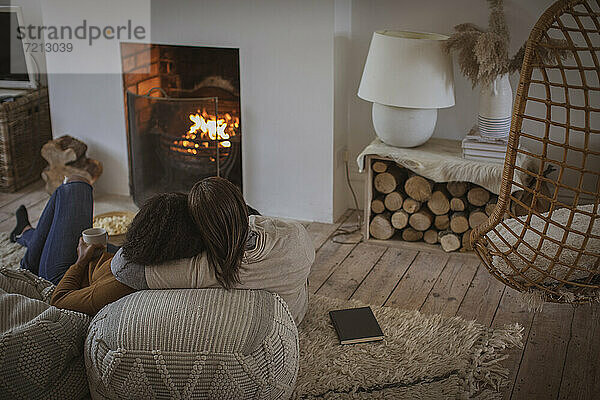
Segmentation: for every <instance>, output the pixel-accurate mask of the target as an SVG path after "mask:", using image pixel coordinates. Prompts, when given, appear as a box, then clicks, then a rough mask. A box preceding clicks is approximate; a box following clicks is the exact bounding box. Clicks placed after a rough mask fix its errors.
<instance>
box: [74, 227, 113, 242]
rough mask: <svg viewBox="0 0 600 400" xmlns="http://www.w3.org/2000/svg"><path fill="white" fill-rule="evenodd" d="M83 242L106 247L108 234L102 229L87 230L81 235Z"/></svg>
mask: <svg viewBox="0 0 600 400" xmlns="http://www.w3.org/2000/svg"><path fill="white" fill-rule="evenodd" d="M81 235H82V236H83V241H84V242H86V243H87V244H101V245H103V246H106V243H107V242H108V234H107V233H106V229H104V228H89V229H86V230H85V231H83V232H82V233H81Z"/></svg>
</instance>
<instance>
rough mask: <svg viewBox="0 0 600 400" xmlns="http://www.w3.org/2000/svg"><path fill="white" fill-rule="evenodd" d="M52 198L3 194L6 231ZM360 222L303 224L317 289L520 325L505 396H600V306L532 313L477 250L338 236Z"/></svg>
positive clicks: (105, 204) (35, 191)
mask: <svg viewBox="0 0 600 400" xmlns="http://www.w3.org/2000/svg"><path fill="white" fill-rule="evenodd" d="M47 199H48V195H46V194H45V193H44V192H43V186H42V185H41V184H40V183H37V184H34V185H31V186H29V187H28V188H25V189H23V190H21V191H20V192H18V193H13V194H1V193H0V231H10V230H11V229H12V228H13V226H14V223H15V220H14V216H13V213H14V211H15V210H16V209H17V207H18V206H19V205H20V204H26V205H27V206H28V210H29V214H30V218H31V220H32V222H33V223H34V224H35V221H37V219H38V218H39V214H40V213H41V211H42V210H43V207H44V204H45V202H46V200H47ZM95 201H96V202H95V210H94V211H95V214H99V213H102V212H106V211H109V210H122V209H126V210H134V209H135V205H133V203H132V202H131V200H130V199H129V198H127V197H119V196H110V197H109V196H100V197H99V198H96V200H95ZM356 220H357V218H356V212H354V211H348V212H346V213H345V214H344V215H343V216H342V218H341V219H340V221H338V222H337V223H335V224H323V223H317V222H313V223H304V225H305V226H306V227H307V229H308V231H309V233H310V235H311V237H312V239H313V243H314V245H315V248H316V249H317V255H316V259H315V263H314V265H313V268H312V271H311V274H310V277H309V288H310V291H311V292H312V293H319V294H323V295H326V296H331V297H336V298H343V299H351V298H352V299H357V300H360V301H362V302H366V303H369V304H377V305H386V306H392V307H402V308H406V309H414V310H420V311H421V312H423V313H438V314H443V315H446V316H460V317H462V318H465V319H475V320H477V321H478V322H479V323H481V324H483V325H486V326H490V327H501V326H504V325H505V324H509V323H519V324H520V325H522V326H523V327H524V331H523V335H524V340H523V342H524V346H523V349H514V350H512V351H510V352H509V358H508V359H506V360H504V365H505V366H507V367H509V368H510V370H511V375H510V382H511V383H510V385H509V386H508V387H507V388H505V390H504V392H503V395H504V396H503V397H504V398H505V399H598V398H600V305H598V304H594V305H585V306H579V307H576V308H574V307H572V306H569V305H557V304H547V305H546V306H544V310H543V311H542V312H538V313H533V312H528V311H526V310H524V309H522V308H521V306H520V304H519V301H518V293H517V292H515V291H514V290H513V289H510V288H508V287H506V286H504V285H503V284H501V283H500V282H498V281H497V280H496V279H494V278H493V277H492V276H491V275H490V274H489V273H488V272H487V270H486V269H485V267H484V266H483V265H481V264H480V262H479V259H478V258H477V257H476V256H475V255H473V254H465V253H452V254H447V253H444V252H443V251H441V250H436V249H432V248H430V247H423V246H413V245H411V244H409V243H406V244H394V245H389V244H388V245H386V244H385V243H384V242H383V243H382V242H381V241H378V242H375V243H372V242H366V243H365V242H363V243H359V244H344V243H337V242H334V241H333V240H331V239H332V237H333V235H334V234H335V232H336V230H337V229H338V228H340V227H343V228H348V227H350V226H351V225H352V224H355V223H356Z"/></svg>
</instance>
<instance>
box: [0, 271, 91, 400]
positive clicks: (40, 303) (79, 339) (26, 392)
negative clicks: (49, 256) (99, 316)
mask: <svg viewBox="0 0 600 400" xmlns="http://www.w3.org/2000/svg"><path fill="white" fill-rule="evenodd" d="M53 288H54V285H52V284H51V283H50V282H48V281H45V280H43V279H41V278H38V277H37V276H35V275H33V274H31V273H30V272H28V271H25V270H22V269H20V270H13V269H7V268H0V398H1V399H28V400H30V399H81V398H84V397H87V395H88V383H87V379H86V376H85V371H84V364H83V356H82V351H83V342H84V339H85V336H86V334H87V327H88V324H89V321H90V318H89V317H88V316H86V315H84V314H80V313H77V312H74V311H69V310H60V309H58V308H56V307H52V306H50V305H49V304H48V303H47V300H48V298H49V296H50V294H51V292H52V289H53Z"/></svg>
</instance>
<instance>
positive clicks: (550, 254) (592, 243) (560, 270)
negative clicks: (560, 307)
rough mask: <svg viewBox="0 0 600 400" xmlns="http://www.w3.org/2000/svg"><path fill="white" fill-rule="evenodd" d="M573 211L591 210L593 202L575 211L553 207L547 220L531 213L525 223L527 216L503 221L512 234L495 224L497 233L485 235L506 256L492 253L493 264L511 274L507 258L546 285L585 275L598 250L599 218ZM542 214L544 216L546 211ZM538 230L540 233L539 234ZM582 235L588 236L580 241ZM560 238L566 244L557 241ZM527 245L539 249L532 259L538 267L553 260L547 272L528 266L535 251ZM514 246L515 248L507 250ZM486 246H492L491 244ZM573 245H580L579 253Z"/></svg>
mask: <svg viewBox="0 0 600 400" xmlns="http://www.w3.org/2000/svg"><path fill="white" fill-rule="evenodd" d="M577 211H584V212H587V213H591V212H592V211H593V205H591V204H590V205H584V206H579V207H578V210H575V211H571V210H570V209H567V208H562V209H559V210H556V211H554V212H553V213H552V216H551V218H550V220H551V222H550V223H548V224H547V223H546V221H545V220H544V219H542V218H540V217H538V216H535V215H533V216H532V217H531V220H530V221H529V226H527V223H526V219H527V216H524V217H519V218H512V219H509V220H506V221H504V223H505V224H506V225H507V227H508V228H509V229H510V230H511V231H513V232H514V234H513V233H511V232H510V231H509V230H508V229H507V228H505V227H504V226H502V225H500V226H498V228H497V229H498V235H496V233H494V232H493V231H492V232H490V233H488V235H487V236H488V238H489V240H490V241H492V242H493V243H494V244H495V245H496V246H497V247H498V249H499V250H500V251H502V252H503V253H507V254H506V255H505V256H504V257H506V259H505V258H504V257H502V256H498V255H495V256H494V257H493V264H494V266H495V267H496V268H497V269H498V270H499V271H500V272H501V273H502V274H505V275H507V276H513V275H514V274H515V271H514V270H513V269H512V268H511V266H510V265H509V264H508V263H507V261H509V262H510V264H511V265H513V266H514V267H515V268H517V269H518V270H521V271H523V272H521V274H522V275H525V276H527V278H529V279H531V280H534V281H538V282H540V283H542V284H543V285H546V286H554V285H556V284H557V283H559V281H558V280H557V278H558V279H563V280H567V281H577V280H578V279H585V278H587V277H588V276H589V275H590V273H591V271H593V270H594V265H595V263H596V262H597V260H598V254H600V240H598V239H597V237H599V236H600V221H598V217H596V218H590V217H589V216H588V215H586V214H582V213H581V212H577ZM572 214H573V216H572V218H573V219H572V221H571V225H570V229H569V230H567V229H565V227H566V226H567V223H568V221H569V218H570V217H571V215H572ZM542 215H543V216H544V217H545V218H547V216H548V213H544V214H542ZM538 232H539V233H538ZM542 232H543V233H544V234H540V233H542ZM521 235H522V236H523V239H522V240H520V236H521ZM586 236H591V237H588V239H587V241H585V242H584V240H585V239H586ZM594 236H595V238H594ZM503 239H504V240H506V241H507V243H505V242H504V240H503ZM563 239H564V242H565V243H566V245H567V247H564V246H561V245H560V243H561V242H562V241H563ZM525 243H527V244H525ZM529 246H531V247H533V248H534V249H537V248H538V247H539V249H540V253H541V254H542V255H541V256H537V257H535V261H534V262H533V265H535V266H536V267H538V268H539V269H541V270H544V271H545V270H547V269H548V268H549V267H550V266H551V262H552V260H556V262H555V263H554V264H553V265H552V270H551V271H549V272H548V274H545V273H542V272H539V271H537V270H535V269H534V268H530V267H529V262H528V261H529V260H532V259H533V258H534V255H535V253H534V251H532V250H531V249H530V248H529ZM515 247H516V252H510V250H511V249H513V248H515ZM489 248H490V250H491V249H492V247H491V246H489ZM573 249H583V254H581V255H580V252H579V251H575V250H573ZM519 255H521V256H522V257H524V258H525V259H523V258H521V257H520V256H519ZM513 279H515V280H519V279H520V280H523V281H525V280H524V279H523V278H520V277H519V276H513Z"/></svg>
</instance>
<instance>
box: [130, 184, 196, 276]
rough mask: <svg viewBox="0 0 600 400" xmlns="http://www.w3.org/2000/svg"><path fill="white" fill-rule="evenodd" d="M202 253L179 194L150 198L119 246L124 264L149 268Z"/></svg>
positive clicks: (165, 194)
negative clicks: (125, 262)
mask: <svg viewBox="0 0 600 400" xmlns="http://www.w3.org/2000/svg"><path fill="white" fill-rule="evenodd" d="M203 250H204V244H203V242H202V239H201V237H200V235H199V232H198V229H197V228H196V225H195V224H194V222H193V220H192V218H191V216H190V213H189V211H188V207H187V196H186V195H185V194H183V193H162V194H157V195H156V196H153V197H152V198H150V199H149V200H148V201H146V203H144V205H143V206H142V208H141V209H140V211H139V212H138V213H137V215H136V216H135V218H134V219H133V221H132V222H131V225H130V226H129V229H128V230H127V235H126V241H125V244H124V245H123V255H124V256H125V258H126V259H127V260H128V261H131V262H134V263H138V264H142V265H151V264H159V263H162V262H165V261H169V260H175V259H178V258H187V257H193V256H195V255H196V254H199V253H201V252H202V251H203Z"/></svg>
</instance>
